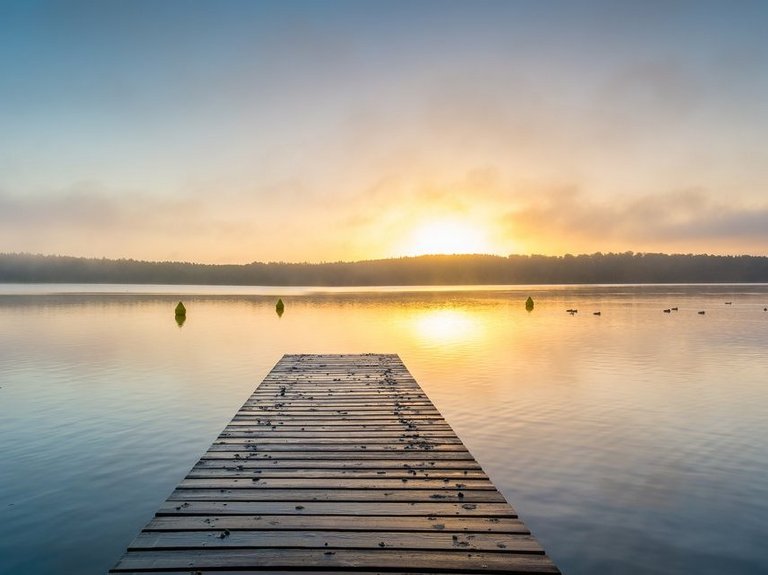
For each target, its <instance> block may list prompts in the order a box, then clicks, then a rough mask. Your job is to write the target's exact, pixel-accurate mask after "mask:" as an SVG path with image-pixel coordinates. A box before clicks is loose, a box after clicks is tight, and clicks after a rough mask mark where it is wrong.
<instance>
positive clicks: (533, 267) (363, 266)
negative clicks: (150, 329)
mask: <svg viewBox="0 0 768 575" xmlns="http://www.w3.org/2000/svg"><path fill="white" fill-rule="evenodd" d="M0 282H3V283H117V284H133V283H140V284H197V285H264V286H267V285H270V286H272V285H275V286H277V285H280V286H292V285H302V286H375V285H492V284H581V283H599V284H622V283H763V282H768V257H765V256H748V255H742V256H721V255H705V254H700V255H694V254H661V253H633V252H624V253H605V254H604V253H594V254H589V255H570V254H566V255H564V256H541V255H511V256H508V257H502V256H493V255H434V256H418V257H403V258H393V259H381V260H368V261H358V262H332V263H285V262H270V263H261V262H254V263H250V264H243V265H213V264H198V263H188V262H152V261H139V260H133V259H104V258H80V257H69V256H50V255H49V256H46V255H33V254H17V253H16V254H0Z"/></svg>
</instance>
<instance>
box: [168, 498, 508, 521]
mask: <svg viewBox="0 0 768 575" xmlns="http://www.w3.org/2000/svg"><path fill="white" fill-rule="evenodd" d="M259 514H264V515H357V516H365V515H371V516H382V517H383V516H395V517H427V516H435V517H441V516H447V517H451V516H459V517H465V516H472V517H512V518H517V513H515V510H514V509H512V507H511V506H510V505H509V504H506V503H450V502H449V503H446V502H444V501H434V502H432V501H430V500H426V501H419V502H411V503H401V502H397V503H395V502H387V503H386V505H384V504H382V503H381V502H377V501H373V502H372V501H359V502H352V503H350V502H338V501H303V502H292V501H231V502H227V501H181V500H179V501H165V502H164V503H163V504H162V505H161V506H160V509H159V510H158V512H157V516H158V517H159V516H163V515H259Z"/></svg>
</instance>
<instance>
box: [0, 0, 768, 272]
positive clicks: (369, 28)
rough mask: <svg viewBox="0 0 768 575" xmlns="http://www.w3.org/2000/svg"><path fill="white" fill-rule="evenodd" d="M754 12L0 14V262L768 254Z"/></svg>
mask: <svg viewBox="0 0 768 575" xmlns="http://www.w3.org/2000/svg"><path fill="white" fill-rule="evenodd" d="M766 30H768V2H749V1H739V2H727V1H722V2H706V1H692V2H675V1H673V0H670V1H659V2H654V1H640V0H638V1H635V2H621V1H604V2H598V1H593V2H579V1H570V2H556V1H541V0H536V1H529V2H516V1H508V2H488V1H473V2H469V1H468V2H450V1H439V2H438V1H436V2H428V1H422V2H418V1H408V2H364V1H353V2H320V1H312V2H286V1H281V2H256V1H249V2H235V1H229V2H227V1H218V2H213V1H211V2H191V1H183V2H172V1H152V2H142V1H130V2H128V1H123V2H120V1H105V0H99V1H92V2H75V1H62V2H35V1H31V0H24V1H21V0H20V1H18V2H10V1H7V0H0V252H9V251H26V252H36V253H37V252H40V253H61V254H69V255H87V256H107V257H134V258H143V259H181V260H192V261H204V262H248V261H253V260H286V261H297V260H308V261H320V260H337V259H362V258H373V257H388V256H397V255H402V254H412V253H421V252H424V251H488V252H493V253H500V254H504V255H506V254H508V253H532V252H535V253H547V254H562V253H565V252H573V253H581V252H594V251H598V250H600V251H624V250H634V251H668V252H708V253H752V254H768V145H767V143H766V138H768V33H767V32H766Z"/></svg>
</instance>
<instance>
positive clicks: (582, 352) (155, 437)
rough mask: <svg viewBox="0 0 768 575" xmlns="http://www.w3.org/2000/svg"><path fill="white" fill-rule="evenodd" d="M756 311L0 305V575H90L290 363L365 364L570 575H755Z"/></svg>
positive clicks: (144, 301)
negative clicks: (401, 373)
mask: <svg viewBox="0 0 768 575" xmlns="http://www.w3.org/2000/svg"><path fill="white" fill-rule="evenodd" d="M529 296H531V298H532V299H533V301H534V303H535V305H534V307H533V310H532V311H527V310H526V306H525V301H526V298H527V297H529ZM278 297H279V298H281V299H282V300H283V301H284V302H285V309H284V313H283V314H282V316H278V314H277V313H276V311H275V302H276V301H277V299H278ZM179 300H183V302H184V304H185V307H186V309H187V316H186V320H185V321H183V322H178V321H177V319H176V318H175V317H174V308H175V306H176V304H177V303H178V301H179ZM766 307H768V286H766V285H665V286H568V287H564V286H548V287H542V286H533V287H530V286H529V287H504V286H500V287H499V286H496V287H486V288H468V287H465V288H462V287H454V288H440V289H437V288H366V289H354V288H349V289H333V288H279V287H274V288H272V287H270V288H247V287H236V288H232V287H205V286H203V287H199V286H94V285H89V286H85V285H65V286H50V285H34V286H17V285H3V286H0V453H2V458H0V476H1V477H2V478H3V480H2V482H0V509H2V517H3V521H2V522H0V571H2V572H3V573H25V574H27V573H29V574H42V573H50V572H62V573H69V572H72V573H75V572H77V573H94V574H95V573H102V572H104V571H105V570H107V569H108V568H109V567H111V566H112V565H113V564H114V562H115V561H116V560H117V558H118V557H119V555H120V554H121V553H122V551H123V550H124V549H125V547H126V545H127V544H128V543H129V542H130V541H131V539H132V538H133V537H134V536H135V535H136V533H138V531H139V530H140V529H141V527H142V526H143V525H144V524H145V523H146V522H147V521H148V520H149V519H150V518H151V517H152V515H153V514H154V512H155V510H156V509H157V507H158V506H159V504H160V503H161V502H162V501H164V500H165V498H166V497H167V496H168V494H169V493H170V492H171V491H172V490H173V488H174V487H175V485H176V484H177V483H178V482H179V480H181V478H183V477H184V476H185V475H186V473H187V472H188V470H189V468H190V467H191V466H192V465H193V464H194V463H195V462H196V461H197V459H198V458H199V457H200V455H201V454H202V453H203V452H204V451H205V450H206V449H207V448H208V446H209V445H210V443H211V442H212V441H213V440H214V439H215V438H216V436H217V435H218V433H219V432H220V431H221V429H222V428H223V427H224V426H225V425H226V424H227V423H228V422H229V420H230V419H231V417H232V415H233V414H234V413H235V412H236V411H237V410H238V408H239V407H240V406H241V405H242V403H243V402H244V401H245V400H246V398H247V397H248V396H249V395H250V394H251V392H252V391H253V389H254V387H255V386H256V385H258V383H259V382H260V381H261V380H262V378H263V377H264V376H265V375H266V373H267V372H268V371H269V370H270V368H271V367H272V366H273V365H274V364H275V363H276V362H277V361H278V360H279V359H280V357H281V356H282V355H283V354H284V353H365V352H378V353H397V354H399V355H400V357H401V358H402V359H403V361H404V363H405V365H406V366H407V367H408V368H409V370H410V371H411V373H412V374H413V375H414V377H415V378H416V379H417V381H418V382H419V383H420V384H421V386H422V387H423V389H424V390H425V392H426V393H427V394H428V396H429V397H430V399H431V400H432V401H433V402H434V403H435V405H436V406H437V407H438V409H439V410H440V411H441V412H442V413H443V415H444V416H445V417H446V419H447V421H448V422H449V423H450V424H451V426H452V427H453V428H454V430H455V431H456V432H457V434H458V435H459V436H460V437H461V438H462V439H463V440H464V442H465V443H466V445H467V447H468V448H469V449H470V450H471V452H472V453H473V455H474V456H475V457H476V458H477V460H478V461H479V463H480V464H481V465H482V466H483V467H484V468H485V470H486V471H487V472H488V474H489V476H490V478H491V480H492V481H493V482H494V483H495V485H496V486H497V487H498V488H499V489H500V490H501V491H502V492H503V493H504V495H505V496H506V497H507V499H508V500H509V501H510V503H511V504H512V505H513V506H514V507H515V508H516V509H517V511H518V512H519V514H520V517H521V518H522V519H523V520H524V521H525V522H526V524H527V525H528V526H529V527H530V528H531V530H532V531H533V533H534V535H535V536H536V537H537V538H538V539H539V541H540V542H541V543H542V545H543V546H544V548H545V549H546V550H547V553H548V554H549V555H550V557H551V558H552V559H553V560H554V561H555V562H556V563H557V564H558V566H559V567H560V568H561V569H562V570H563V572H565V573H568V574H571V575H573V574H577V575H578V574H586V573H595V572H603V573H648V574H651V573H653V574H665V575H666V574H672V573H693V572H695V573H704V574H707V573H712V574H714V573H724V572H727V573H734V574H737V575H746V574H753V573H755V574H756V573H763V572H765V571H766V570H768V558H767V556H766V554H765V552H764V542H763V540H764V536H765V533H766V528H767V527H768V523H767V522H766V519H765V518H766V517H767V516H768V448H767V447H766V442H765V440H764V438H765V437H766V436H767V434H768V393H767V392H766V384H765V374H766V373H768V357H767V356H766V354H765V349H766V345H767V344H768V312H766V311H764V308H766ZM674 308H677V309H674ZM568 309H575V310H578V311H577V312H574V313H567V312H566V310H568ZM665 310H669V311H667V312H665ZM701 311H704V312H705V313H704V314H701V313H699V312H701ZM596 312H599V313H600V315H595V313H596ZM180 323H181V325H179V324H180Z"/></svg>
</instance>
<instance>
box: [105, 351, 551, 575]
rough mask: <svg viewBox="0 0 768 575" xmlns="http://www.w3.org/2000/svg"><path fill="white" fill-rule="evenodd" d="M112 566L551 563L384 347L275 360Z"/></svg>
mask: <svg viewBox="0 0 768 575" xmlns="http://www.w3.org/2000/svg"><path fill="white" fill-rule="evenodd" d="M112 572H114V573H131V572H142V573H160V572H162V573H166V574H168V573H171V574H172V573H182V572H183V573H187V574H188V573H201V574H202V573H216V574H218V575H226V573H227V572H230V573H238V575H243V574H244V573H259V574H260V575H269V573H273V574H277V573H283V574H284V575H287V574H288V573H290V574H291V575H301V574H302V573H304V574H305V575H308V574H309V573H313V574H317V573H323V572H324V573H331V572H344V573H354V574H356V575H373V574H374V573H377V574H381V573H382V572H386V573H387V575H396V574H397V573H402V574H403V575H405V574H406V573H407V574H408V575H420V574H421V575H426V574H427V573H429V574H430V575H439V574H440V573H446V574H447V573H450V574H451V575H461V574H462V573H466V574H467V575H469V574H470V573H471V574H478V573H529V574H530V573H557V569H556V567H555V566H554V565H553V564H552V562H551V561H550V560H549V559H548V558H547V557H546V555H545V554H544V552H543V550H542V549H541V547H540V545H539V544H538V542H537V541H536V540H535V539H534V538H533V537H532V536H531V535H530V533H529V532H528V530H527V528H526V527H525V525H524V524H523V523H522V522H521V521H520V520H519V519H518V518H517V515H516V512H515V510H514V509H513V508H512V507H511V506H510V505H509V504H508V503H507V502H506V501H505V500H504V498H503V496H502V495H501V494H500V493H499V492H498V491H497V490H496V488H495V487H494V486H493V484H492V483H491V482H490V480H489V479H488V477H487V476H486V474H485V472H484V471H483V470H482V469H481V468H480V466H479V465H478V464H477V462H476V461H475V460H474V458H473V457H472V455H471V454H470V453H469V452H468V451H467V449H466V447H465V446H464V444H463V443H462V442H461V440H460V439H459V438H458V437H457V436H456V435H455V433H454V432H453V430H452V429H451V427H450V425H448V423H447V422H446V421H445V419H444V418H443V417H442V415H441V414H440V412H439V410H438V409H437V408H436V407H435V406H434V405H433V404H432V402H431V401H429V399H428V398H427V397H426V395H425V394H424V393H423V391H422V390H421V388H420V387H419V385H418V384H417V383H416V381H415V380H414V379H413V378H412V377H411V375H410V374H409V373H408V370H407V369H406V368H405V366H404V365H403V364H402V362H401V361H400V360H399V358H398V357H397V356H395V355H365V356H359V355H349V356H337V355H323V356H305V355H290V356H284V357H283V359H282V360H281V361H280V362H278V364H277V365H276V366H275V368H274V369H273V370H272V371H271V372H270V373H269V374H268V375H267V377H265V379H264V381H263V382H262V384H261V385H260V386H259V387H258V388H257V389H256V390H255V391H254V393H253V394H252V395H251V397H250V398H249V399H248V400H247V401H246V402H245V404H244V405H243V406H242V408H241V409H240V410H239V411H238V413H237V414H236V415H235V417H234V418H233V419H232V421H231V422H230V423H229V424H228V425H227V427H226V428H225V429H224V430H223V431H222V433H221V434H220V435H219V437H218V438H217V439H216V441H215V442H214V443H213V445H211V447H210V448H209V450H208V451H207V452H206V453H205V454H204V455H203V456H202V457H201V459H200V461H199V462H198V463H197V464H196V465H195V466H194V467H193V469H192V470H191V471H190V473H189V474H188V475H187V477H186V478H185V479H184V480H183V481H182V482H181V483H180V484H179V486H178V487H177V488H176V490H174V492H173V493H172V494H171V496H170V497H169V498H168V499H167V500H166V501H165V502H164V503H163V504H162V505H161V507H160V509H159V510H158V511H157V513H156V515H155V518H154V519H153V520H152V521H151V522H150V523H149V524H148V525H147V526H146V527H145V529H144V530H143V531H142V532H141V533H140V534H139V536H138V537H137V538H136V539H135V540H134V542H133V543H132V544H131V545H130V547H129V549H128V551H127V552H126V553H125V555H124V556H123V558H122V559H121V560H120V562H119V563H118V564H117V565H116V566H115V568H114V569H113V570H112Z"/></svg>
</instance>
